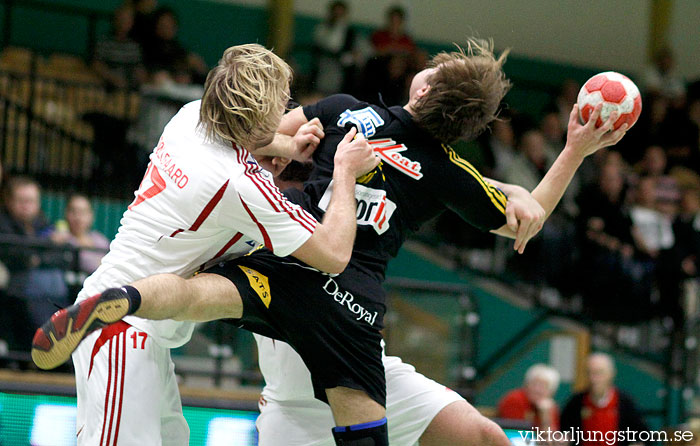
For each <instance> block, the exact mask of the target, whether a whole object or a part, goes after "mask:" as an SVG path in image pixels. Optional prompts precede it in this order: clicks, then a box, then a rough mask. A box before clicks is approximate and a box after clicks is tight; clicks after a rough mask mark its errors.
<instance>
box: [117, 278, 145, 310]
mask: <svg viewBox="0 0 700 446" xmlns="http://www.w3.org/2000/svg"><path fill="white" fill-rule="evenodd" d="M121 289H122V290H124V291H126V294H128V295H129V314H134V313H136V311H138V309H139V307H141V293H139V290H137V289H136V288H134V287H132V286H131V285H125V286H123V287H121Z"/></svg>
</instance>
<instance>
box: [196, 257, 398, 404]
mask: <svg viewBox="0 0 700 446" xmlns="http://www.w3.org/2000/svg"><path fill="white" fill-rule="evenodd" d="M206 272H207V273H213V274H219V275H221V276H224V277H226V278H228V279H229V280H231V281H232V282H233V283H234V284H235V285H236V287H237V288H238V291H239V293H240V294H241V298H242V299H243V317H241V318H240V319H237V320H232V321H231V322H232V323H235V324H236V325H238V326H239V327H241V328H245V329H246V330H249V331H252V332H254V333H258V334H261V335H263V336H267V337H270V338H273V339H277V340H280V341H284V342H286V343H288V344H289V345H291V346H292V348H294V350H296V351H297V353H299V355H300V356H301V358H302V359H303V360H304V363H305V364H306V367H307V368H308V369H309V371H310V372H311V381H312V383H313V387H314V394H315V396H316V398H317V399H319V400H321V401H324V402H328V399H327V397H326V392H325V389H329V388H334V387H338V386H342V387H349V388H351V389H358V390H363V391H365V392H366V393H367V394H368V395H369V396H370V397H371V398H372V399H373V400H375V401H376V402H378V403H379V404H381V405H382V406H386V381H385V377H384V366H383V364H382V347H381V341H382V336H381V333H380V332H379V330H381V329H382V328H383V319H384V312H385V311H386V307H385V304H384V302H385V296H384V291H383V289H382V287H381V284H380V283H379V282H377V281H376V280H375V279H372V278H370V277H369V276H367V275H366V274H364V273H362V272H359V271H357V270H355V269H353V268H351V267H349V268H348V269H346V270H345V272H343V274H341V275H339V276H337V277H330V276H328V275H325V274H322V273H319V272H318V271H315V270H313V269H311V268H309V267H306V266H302V265H301V264H299V263H298V260H295V259H293V258H290V257H286V258H280V257H277V256H275V255H274V254H272V253H271V252H270V251H267V250H259V251H256V252H255V253H253V254H251V255H249V256H245V257H240V258H238V259H235V260H232V261H229V262H226V263H221V264H219V265H217V266H214V267H213V268H211V269H209V270H207V271H206Z"/></svg>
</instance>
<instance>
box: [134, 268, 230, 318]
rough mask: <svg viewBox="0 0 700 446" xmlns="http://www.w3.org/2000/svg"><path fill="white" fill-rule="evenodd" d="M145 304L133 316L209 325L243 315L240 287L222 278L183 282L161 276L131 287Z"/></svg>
mask: <svg viewBox="0 0 700 446" xmlns="http://www.w3.org/2000/svg"><path fill="white" fill-rule="evenodd" d="M131 286H132V287H134V288H135V289H136V290H138V292H139V294H140V300H141V304H140V305H139V307H138V309H137V310H136V311H135V312H132V313H130V314H133V315H134V316H138V317H140V318H143V319H151V320H164V319H173V320H176V321H193V322H208V321H213V320H217V319H228V318H231V319H237V318H240V317H241V315H242V313H243V305H242V302H241V296H240V294H239V293H238V289H237V288H236V286H235V285H234V284H233V283H232V282H231V281H230V280H228V279H226V278H225V277H223V276H220V275H218V274H206V273H202V274H198V275H196V276H194V277H192V278H189V279H183V278H182V277H180V276H176V275H174V274H159V275H156V276H151V277H147V278H145V279H141V280H137V281H136V282H134V283H132V284H131Z"/></svg>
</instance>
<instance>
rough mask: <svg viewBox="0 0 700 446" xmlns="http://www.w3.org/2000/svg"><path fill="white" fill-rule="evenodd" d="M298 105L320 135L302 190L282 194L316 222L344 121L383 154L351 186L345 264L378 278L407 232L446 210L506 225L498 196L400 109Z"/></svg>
mask: <svg viewBox="0 0 700 446" xmlns="http://www.w3.org/2000/svg"><path fill="white" fill-rule="evenodd" d="M303 110H304V114H305V115H306V118H307V119H309V120H311V119H313V118H319V119H320V121H321V123H322V124H323V128H324V131H325V138H324V139H323V140H322V141H321V144H320V145H319V147H318V148H317V149H316V151H315V153H314V157H313V158H314V169H313V171H312V173H311V176H310V178H309V180H308V181H307V182H306V183H305V184H304V193H300V192H294V191H287V194H288V196H289V198H290V199H291V200H292V201H295V202H297V203H298V204H300V205H302V206H303V207H305V208H306V209H307V210H308V211H310V212H311V213H312V214H313V215H314V217H316V218H317V219H318V220H319V221H320V220H321V219H322V218H323V213H324V211H325V209H327V207H328V203H329V201H330V194H331V191H332V181H331V179H332V176H333V158H334V156H335V151H336V147H337V145H338V143H339V142H340V141H341V140H342V138H343V137H344V135H345V133H346V132H347V131H348V130H349V129H350V126H355V127H357V129H358V131H359V132H361V133H363V134H364V135H365V137H366V138H367V139H368V140H369V142H370V144H372V146H373V147H374V150H375V152H376V153H377V154H378V155H379V156H380V157H381V159H382V162H381V164H380V165H379V166H378V167H377V168H376V169H375V170H374V171H372V172H370V173H369V174H367V175H365V176H364V177H362V178H360V179H358V182H357V185H356V189H355V197H356V199H357V224H358V228H357V229H358V230H357V238H356V241H355V247H354V251H353V256H352V260H351V262H350V265H351V266H352V267H354V268H356V269H359V270H360V271H363V272H365V273H367V274H370V275H371V276H373V277H375V278H377V279H379V280H383V278H384V273H385V270H386V265H387V263H388V261H389V260H390V259H391V258H392V257H394V256H396V254H397V253H398V251H399V248H400V247H401V244H402V243H403V242H404V240H405V239H406V237H407V236H408V235H409V233H410V232H411V231H414V230H416V229H417V228H418V227H419V226H420V225H421V224H422V223H424V222H425V221H427V220H429V219H431V218H432V217H434V216H436V215H437V214H439V213H441V212H443V211H444V210H445V209H450V210H452V211H454V212H456V213H457V214H458V215H460V216H461V217H462V218H463V219H464V221H465V222H467V223H469V224H471V225H474V226H476V227H477V228H479V229H481V230H484V231H488V230H491V229H495V228H499V227H501V226H503V225H504V224H505V223H506V218H505V206H506V197H505V195H504V194H503V193H502V192H501V191H500V190H499V189H498V188H496V187H494V186H493V185H491V184H489V183H488V182H486V181H484V179H483V178H482V177H481V175H480V174H479V172H477V170H476V169H475V168H474V167H473V166H472V165H471V164H470V163H469V162H468V161H466V160H464V159H463V158H460V157H459V156H458V155H457V154H456V153H455V152H454V150H452V148H451V147H450V146H448V145H445V144H441V143H440V142H439V141H438V140H436V139H434V138H433V137H431V136H430V135H429V134H428V133H427V132H425V131H423V130H422V129H421V128H420V127H418V126H417V125H416V124H415V123H414V121H413V119H412V117H411V115H410V113H408V112H407V111H406V110H405V109H403V108H402V107H399V106H396V107H384V106H377V105H371V104H368V103H365V102H360V101H358V100H357V99H355V98H354V97H352V96H348V95H334V96H330V97H328V98H326V99H323V100H321V101H320V102H318V103H316V104H313V105H310V106H306V107H304V109H303Z"/></svg>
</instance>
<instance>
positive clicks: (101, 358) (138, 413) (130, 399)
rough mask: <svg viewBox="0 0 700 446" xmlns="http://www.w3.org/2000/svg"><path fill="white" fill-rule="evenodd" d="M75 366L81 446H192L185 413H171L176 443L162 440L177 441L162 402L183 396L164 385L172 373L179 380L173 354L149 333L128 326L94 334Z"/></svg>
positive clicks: (82, 347)
mask: <svg viewBox="0 0 700 446" xmlns="http://www.w3.org/2000/svg"><path fill="white" fill-rule="evenodd" d="M73 362H74V365H75V375H76V387H77V394H78V419H77V423H76V424H77V430H78V444H79V445H97V444H119V445H144V444H167V445H172V446H175V445H177V446H184V445H187V444H188V442H189V429H188V428H187V423H186V422H185V419H184V417H183V416H182V411H181V410H180V411H179V413H171V414H170V415H171V420H172V421H171V423H170V425H169V428H170V429H171V432H176V433H177V435H176V437H177V438H176V440H175V439H173V441H170V442H162V440H164V438H163V437H166V436H168V438H170V437H173V436H172V435H170V433H168V432H165V431H164V430H163V428H162V424H163V422H162V406H163V401H164V400H169V399H172V398H176V399H177V400H179V393H177V388H175V389H172V388H169V387H166V386H165V384H166V383H167V382H168V379H167V377H168V376H169V375H171V376H170V378H171V379H174V378H175V377H174V374H173V371H172V361H171V360H170V352H169V350H168V349H166V348H163V347H161V346H159V345H158V344H157V343H156V342H154V341H153V340H152V339H151V338H150V337H149V336H148V335H147V334H146V333H145V332H142V331H140V330H138V329H136V328H134V327H132V326H130V325H129V324H127V323H125V322H118V323H116V324H113V325H110V326H109V327H106V328H104V329H101V330H98V331H95V332H93V333H92V334H91V335H89V336H88V337H87V338H86V339H85V342H83V343H82V344H81V345H80V346H79V347H78V349H77V350H76V351H75V352H74V353H73ZM164 377H165V378H166V379H164ZM173 391H174V392H175V394H174V395H172V394H170V393H172V392H173ZM169 392H170V393H169Z"/></svg>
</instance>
